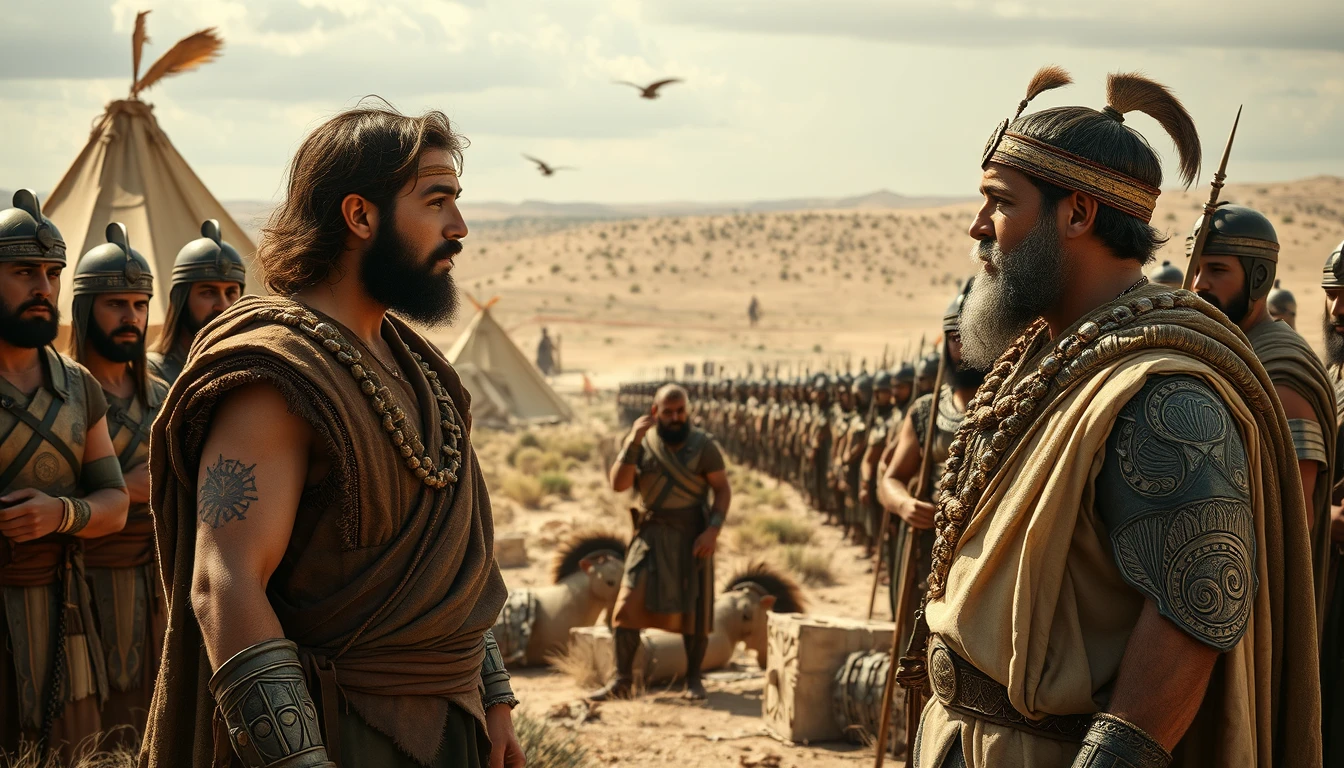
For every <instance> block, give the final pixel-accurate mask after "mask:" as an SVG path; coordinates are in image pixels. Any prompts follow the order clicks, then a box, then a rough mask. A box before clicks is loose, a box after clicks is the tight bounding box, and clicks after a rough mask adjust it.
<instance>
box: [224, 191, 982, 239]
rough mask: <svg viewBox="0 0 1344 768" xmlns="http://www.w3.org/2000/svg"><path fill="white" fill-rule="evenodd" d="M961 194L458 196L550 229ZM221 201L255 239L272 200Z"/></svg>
mask: <svg viewBox="0 0 1344 768" xmlns="http://www.w3.org/2000/svg"><path fill="white" fill-rule="evenodd" d="M967 200H968V198H965V197H938V196H923V197H907V196H905V195H900V194H897V193H895V192H892V191H890V190H886V189H881V190H878V191H876V192H869V193H868V194H866V195H854V196H852V197H804V198H792V199H784V200H750V201H737V202H732V201H729V202H697V201H684V200H683V201H672V202H665V203H550V202H546V201H545V200H524V201H522V202H521V203H502V202H479V203H478V202H473V201H463V203H462V212H463V213H464V214H465V215H466V217H467V223H468V224H475V225H485V226H486V227H487V228H490V227H491V226H492V225H495V224H502V223H504V222H509V223H510V224H511V225H517V224H520V223H528V224H530V225H531V227H530V228H529V231H532V230H535V231H537V232H545V231H554V230H556V229H563V228H565V227H566V226H569V225H571V224H574V223H577V222H585V221H615V220H620V219H643V218H650V217H659V216H719V215H723V214H732V213H786V212H794V211H851V210H852V211H859V210H867V211H872V210H895V209H908V208H934V207H939V206H944V205H952V204H955V203H964V202H967ZM224 207H225V208H226V209H228V211H229V214H230V215H232V216H233V218H234V220H236V221H237V222H238V225H239V226H241V227H242V228H243V229H244V230H246V231H247V232H248V234H250V235H252V237H253V239H254V240H255V239H256V237H257V235H258V234H259V233H260V231H261V227H262V225H263V224H265V222H266V217H267V216H268V215H270V212H271V208H272V204H271V203H268V202H264V201H258V200H226V201H224Z"/></svg>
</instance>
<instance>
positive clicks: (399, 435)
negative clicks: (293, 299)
mask: <svg viewBox="0 0 1344 768" xmlns="http://www.w3.org/2000/svg"><path fill="white" fill-rule="evenodd" d="M258 314H259V315H260V316H261V317H262V318H263V319H265V320H269V321H271V322H276V323H281V324H283V325H287V326H289V327H291V328H297V329H298V330H299V331H301V332H302V333H303V334H304V335H305V336H308V337H309V338H311V339H313V340H315V341H317V342H319V344H320V345H321V347H322V348H323V349H325V350H326V351H327V352H330V353H331V354H333V355H335V357H336V360H337V361H338V362H340V363H341V364H342V365H344V366H345V367H346V369H347V370H349V371H350V375H351V376H353V377H354V379H355V381H356V382H358V383H359V389H360V391H361V392H363V393H364V395H365V396H366V397H367V398H369V403H370V405H371V406H372V408H373V412H374V413H375V414H376V415H377V416H378V417H380V418H381V420H382V426H383V431H384V432H386V433H387V436H388V439H389V440H390V441H392V445H393V447H394V448H396V449H397V452H398V453H400V454H401V456H402V458H403V459H404V460H405V463H406V468H407V469H409V470H410V471H411V472H412V473H413V474H414V475H415V476H416V477H417V478H419V480H420V481H421V482H422V483H424V484H425V485H426V486H428V487H430V488H435V489H438V488H447V487H448V486H449V485H451V484H453V483H456V482H457V478H458V474H457V473H458V472H459V471H461V469H462V450H461V446H462V427H461V424H460V423H459V421H458V416H457V410H456V409H455V408H454V407H453V401H452V398H450V397H449V396H448V392H447V390H445V389H444V388H443V385H442V384H440V383H439V374H438V372H437V371H435V370H434V369H432V368H430V367H429V364H428V363H426V362H425V361H424V358H422V357H421V356H420V355H419V354H418V353H416V352H414V351H412V350H411V348H410V346H409V345H405V344H404V343H403V345H404V346H405V347H406V351H407V352H409V353H410V355H411V357H412V358H414V359H415V362H416V364H417V365H419V366H420V370H421V371H422V372H423V373H424V374H425V378H426V379H427V380H428V381H429V386H430V390H431V391H432V392H433V393H434V399H435V400H436V401H437V402H438V406H439V425H440V426H441V427H442V428H443V448H442V452H443V455H444V457H445V458H444V464H443V466H439V465H438V463H437V462H436V461H435V460H434V457H432V456H430V455H429V454H428V453H427V452H426V451H425V444H424V442H423V441H422V440H421V439H420V435H419V433H417V432H416V430H415V427H414V426H413V425H411V424H408V423H407V419H406V411H405V410H403V409H402V407H401V406H399V405H397V404H396V403H395V402H393V400H392V392H391V390H389V389H388V388H387V387H385V386H383V382H382V379H380V378H379V377H378V374H377V373H376V372H374V371H372V370H369V369H368V368H367V367H365V366H364V364H363V355H362V354H360V351H359V350H357V349H355V348H354V346H352V345H351V344H350V342H348V341H346V340H345V337H344V336H342V335H341V332H340V331H338V330H337V329H336V327H335V326H334V325H332V324H331V323H328V322H324V321H322V320H321V319H319V318H318V316H317V315H315V314H314V313H312V312H311V311H309V310H307V309H304V308H301V307H297V306H296V307H294V308H292V309H281V308H279V307H276V308H266V309H263V310H261V311H260V312H259V313H258Z"/></svg>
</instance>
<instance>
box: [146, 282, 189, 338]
mask: <svg viewBox="0 0 1344 768" xmlns="http://www.w3.org/2000/svg"><path fill="white" fill-rule="evenodd" d="M191 286H192V284H191V283H178V284H177V285H174V286H173V287H172V289H171V290H169V291H168V311H167V312H166V313H165V314H164V316H163V330H162V331H161V332H160V333H159V338H157V339H155V340H154V349H153V351H154V352H158V353H159V354H161V355H166V354H168V353H169V352H172V351H173V347H175V346H177V335H178V331H180V330H181V329H182V318H184V317H186V315H187V312H188V310H187V295H188V294H190V293H191Z"/></svg>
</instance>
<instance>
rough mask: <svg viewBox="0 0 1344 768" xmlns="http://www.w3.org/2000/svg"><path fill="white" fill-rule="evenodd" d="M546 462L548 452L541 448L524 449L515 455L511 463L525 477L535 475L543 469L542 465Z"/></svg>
mask: <svg viewBox="0 0 1344 768" xmlns="http://www.w3.org/2000/svg"><path fill="white" fill-rule="evenodd" d="M545 460H546V452H545V451H543V450H541V449H540V448H531V447H528V448H523V449H522V450H520V451H518V452H517V453H515V454H514V455H513V461H512V462H511V463H512V464H513V466H514V468H515V469H517V470H518V471H519V472H522V473H523V474H525V475H535V474H537V473H538V472H540V471H541V469H542V463H543V462H545Z"/></svg>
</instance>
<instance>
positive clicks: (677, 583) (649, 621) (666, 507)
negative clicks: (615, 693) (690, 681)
mask: <svg viewBox="0 0 1344 768" xmlns="http://www.w3.org/2000/svg"><path fill="white" fill-rule="evenodd" d="M634 452H635V456H634V459H635V467H636V472H635V492H636V493H637V494H638V495H639V498H640V501H641V508H640V509H639V510H631V511H632V513H633V514H634V517H635V520H636V523H635V536H634V538H633V539H632V540H631V542H630V546H629V548H628V549H627V550H626V555H625V578H624V579H623V580H622V582H621V591H620V594H618V595H617V597H616V610H615V612H614V614H613V622H612V623H613V624H614V625H615V626H617V627H622V628H629V629H662V630H665V631H668V632H680V633H682V634H687V635H708V634H709V632H710V630H711V629H713V619H714V615H713V614H714V558H712V557H710V558H696V557H694V556H693V555H692V553H691V550H692V545H693V544H694V543H695V539H696V537H697V536H699V535H700V534H701V533H702V532H704V530H705V528H706V527H707V524H708V516H709V483H708V481H707V480H706V479H705V478H706V477H707V476H708V475H710V474H712V473H714V472H721V471H723V469H724V461H723V453H722V451H721V450H720V448H719V446H718V443H717V442H716V441H715V440H714V438H713V436H712V435H710V434H709V433H708V432H704V431H702V430H699V429H694V428H693V429H692V430H691V433H690V435H689V436H688V437H687V438H686V441H685V443H683V444H682V445H680V446H668V445H667V444H666V443H664V442H663V441H662V439H661V438H660V437H659V436H658V433H657V432H656V431H651V432H649V433H648V434H646V435H645V436H644V440H643V442H642V443H641V444H640V446H639V447H638V448H635V449H634Z"/></svg>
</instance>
